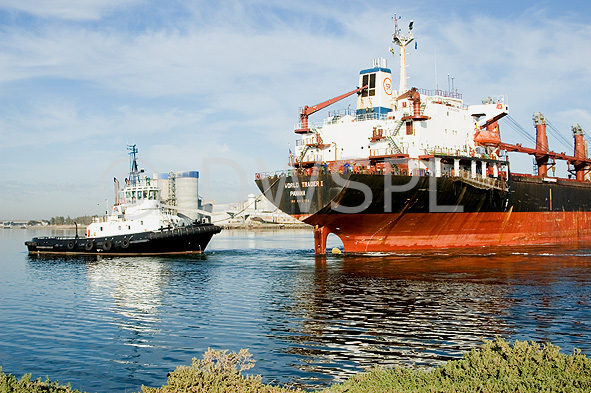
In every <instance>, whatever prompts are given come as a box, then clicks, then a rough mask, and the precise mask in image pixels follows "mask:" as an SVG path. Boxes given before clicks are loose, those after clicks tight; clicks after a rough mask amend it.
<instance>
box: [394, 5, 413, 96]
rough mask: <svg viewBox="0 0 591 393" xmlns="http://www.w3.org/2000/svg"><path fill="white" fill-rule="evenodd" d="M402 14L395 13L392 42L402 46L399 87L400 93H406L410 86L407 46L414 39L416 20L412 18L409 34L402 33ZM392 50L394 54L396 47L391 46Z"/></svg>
mask: <svg viewBox="0 0 591 393" xmlns="http://www.w3.org/2000/svg"><path fill="white" fill-rule="evenodd" d="M400 18H401V17H400V16H398V17H397V16H396V14H394V18H392V19H394V34H393V35H392V42H393V43H394V44H396V45H398V46H399V47H400V86H399V88H398V95H400V94H403V93H406V91H407V90H408V88H407V87H406V46H407V45H408V44H410V43H411V42H412V40H413V39H414V38H413V36H412V27H413V24H414V20H411V21H410V23H409V24H408V35H406V36H404V35H401V34H400V29H399V28H398V19H400ZM390 52H392V54H394V48H390Z"/></svg>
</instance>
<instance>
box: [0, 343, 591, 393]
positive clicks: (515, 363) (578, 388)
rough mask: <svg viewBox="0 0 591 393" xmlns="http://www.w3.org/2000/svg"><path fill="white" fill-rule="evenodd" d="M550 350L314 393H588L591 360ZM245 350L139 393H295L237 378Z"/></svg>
mask: <svg viewBox="0 0 591 393" xmlns="http://www.w3.org/2000/svg"><path fill="white" fill-rule="evenodd" d="M559 350H560V348H559V347H557V346H555V345H552V344H543V345H540V344H538V343H535V342H533V341H531V342H528V341H515V343H513V345H511V343H509V342H507V341H504V340H503V339H500V338H497V339H495V340H493V341H485V343H484V345H483V346H482V347H481V348H479V349H474V350H472V351H470V352H467V353H464V356H463V357H462V358H461V359H458V360H452V361H449V362H447V363H445V364H444V365H443V366H441V367H433V368H430V369H413V368H409V367H396V368H392V369H382V368H374V369H372V370H370V371H368V372H366V373H362V374H359V375H356V376H354V377H352V378H350V379H349V380H348V381H346V382H344V383H342V384H335V385H333V386H331V387H328V388H326V389H324V390H322V391H320V392H319V393H341V392H348V393H357V392H359V393H361V392H377V393H380V392H401V393H404V392H446V393H447V392H457V393H460V392H491V393H492V392H523V393H528V392H532V393H533V392H536V393H537V392H586V393H589V392H591V359H588V358H587V357H586V356H585V355H582V354H581V353H580V351H578V350H575V351H574V352H573V354H571V355H565V354H562V353H560V352H559ZM254 363H255V361H254V359H252V355H251V354H250V353H248V350H245V349H243V350H241V351H240V352H238V353H234V352H231V353H228V352H227V351H214V350H211V349H210V350H208V351H207V352H205V354H204V356H203V359H193V363H192V365H191V366H180V367H177V369H176V370H174V371H173V372H171V373H170V374H169V375H168V383H167V384H166V385H164V386H162V387H160V388H151V387H146V386H142V392H143V393H172V392H174V393H193V392H203V393H205V392H216V393H217V392H244V393H247V392H248V393H283V392H301V390H300V389H294V388H289V387H280V386H273V385H266V384H263V383H262V382H261V376H253V375H242V372H243V371H246V370H249V369H251V368H252V367H253V366H254ZM5 392H7V393H8V392H18V393H25V392H27V393H29V392H33V393H37V392H49V393H70V392H71V393H78V391H77V390H73V389H71V388H70V386H69V385H67V386H60V385H58V384H57V383H56V382H50V381H49V380H46V381H45V382H43V381H41V380H40V379H37V380H35V381H33V380H31V376H30V375H25V376H24V377H23V378H21V379H20V380H17V378H15V377H13V376H12V375H5V374H4V373H2V369H1V368H0V393H5Z"/></svg>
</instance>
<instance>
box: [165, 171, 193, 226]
mask: <svg viewBox="0 0 591 393" xmlns="http://www.w3.org/2000/svg"><path fill="white" fill-rule="evenodd" d="M169 182H170V180H169ZM198 184H199V172H198V171H187V172H177V173H175V196H176V206H177V209H178V212H179V213H181V214H184V215H185V216H188V217H191V218H192V219H194V220H196V219H198V218H199V214H198V213H197V209H198V208H199V193H198V189H199V187H198Z"/></svg>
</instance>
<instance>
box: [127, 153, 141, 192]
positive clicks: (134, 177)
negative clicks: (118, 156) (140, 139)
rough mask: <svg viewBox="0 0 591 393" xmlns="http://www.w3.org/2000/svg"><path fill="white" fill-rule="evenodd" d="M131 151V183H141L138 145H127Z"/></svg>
mask: <svg viewBox="0 0 591 393" xmlns="http://www.w3.org/2000/svg"><path fill="white" fill-rule="evenodd" d="M127 151H128V152H129V182H130V184H131V185H136V184H139V180H140V172H139V170H138V166H137V156H136V155H137V151H138V150H137V147H136V145H135V144H134V145H127Z"/></svg>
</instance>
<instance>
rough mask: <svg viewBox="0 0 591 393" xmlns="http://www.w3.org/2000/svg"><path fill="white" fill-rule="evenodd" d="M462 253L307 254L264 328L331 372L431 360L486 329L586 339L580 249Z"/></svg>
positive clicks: (453, 352) (306, 361)
mask: <svg viewBox="0 0 591 393" xmlns="http://www.w3.org/2000/svg"><path fill="white" fill-rule="evenodd" d="M462 252H463V253H462ZM462 252H457V251H456V252H449V253H440V252H439V253H432V254H419V253H415V254H412V253H410V254H406V255H396V254H383V255H376V254H373V255H343V256H337V257H335V256H328V257H316V261H315V270H314V275H313V277H307V276H306V275H300V276H298V277H297V279H298V283H296V284H295V285H294V287H293V294H292V296H293V299H294V303H293V304H292V306H291V307H290V308H289V313H290V314H291V317H292V318H293V320H292V323H287V324H286V323H285V322H281V323H277V324H276V325H275V326H276V327H277V328H275V329H274V331H275V332H276V334H277V335H280V336H282V337H283V339H284V340H286V341H287V342H289V343H290V346H289V348H288V349H287V350H286V351H287V352H288V353H292V354H297V355H299V356H301V357H302V358H301V360H300V362H299V363H298V364H297V365H296V366H297V367H298V368H299V369H300V370H302V371H308V372H315V373H321V374H324V375H331V376H332V377H333V378H334V379H335V380H337V381H340V380H344V379H345V378H346V377H348V376H349V375H350V374H352V373H355V372H358V371H359V370H360V369H361V368H363V367H366V366H370V365H373V364H376V363H379V364H381V365H386V366H392V365H396V364H404V363H406V364H410V363H412V364H417V365H428V364H437V363H441V362H443V361H445V360H448V359H451V358H454V357H459V356H461V352H462V351H466V350H468V349H470V348H473V347H477V346H479V345H481V343H482V340H483V339H492V338H493V337H494V336H496V335H500V336H503V337H511V336H514V337H515V336H516V338H519V339H537V340H541V341H547V340H552V341H553V342H555V343H558V344H566V346H567V348H566V349H567V350H568V349H572V347H573V343H574V344H582V346H583V348H586V347H587V346H588V343H585V342H583V341H582V340H578V339H577V337H581V336H586V339H589V333H590V326H589V325H588V324H587V322H586V321H588V320H589V314H588V312H586V311H583V310H584V308H581V306H582V305H589V301H590V294H589V290H588V287H587V288H583V287H584V286H588V285H589V277H590V275H589V274H582V272H584V273H589V272H590V269H591V262H590V259H589V257H588V254H587V253H586V252H584V251H583V252H581V251H578V250H575V251H573V250H568V249H560V248H551V249H543V250H540V249H539V248H536V249H532V250H527V251H525V252H524V251H520V252H518V253H515V252H512V251H511V250H496V251H494V252H486V253H482V250H474V251H471V250H463V251H462ZM464 253H465V254H464ZM531 288H536V289H535V291H534V293H532V291H531ZM577 288H578V289H577ZM575 309H576V310H578V311H576V312H574V310H575ZM568 321H572V322H568ZM274 323H275V321H272V324H274ZM553 327H555V328H554V329H553ZM581 328H584V330H585V332H584V333H583V332H582V331H581ZM532 330H533V332H534V334H533V335H532ZM557 331H560V333H559V334H562V335H566V336H568V338H567V339H566V340H564V341H562V340H560V339H558V340H557V338H556V333H557ZM521 332H527V335H522V334H521ZM535 332H540V333H542V334H539V335H538V334H535ZM532 336H533V337H532ZM561 341H562V342H561ZM578 346H579V348H581V345H578ZM569 347H570V348H569Z"/></svg>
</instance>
